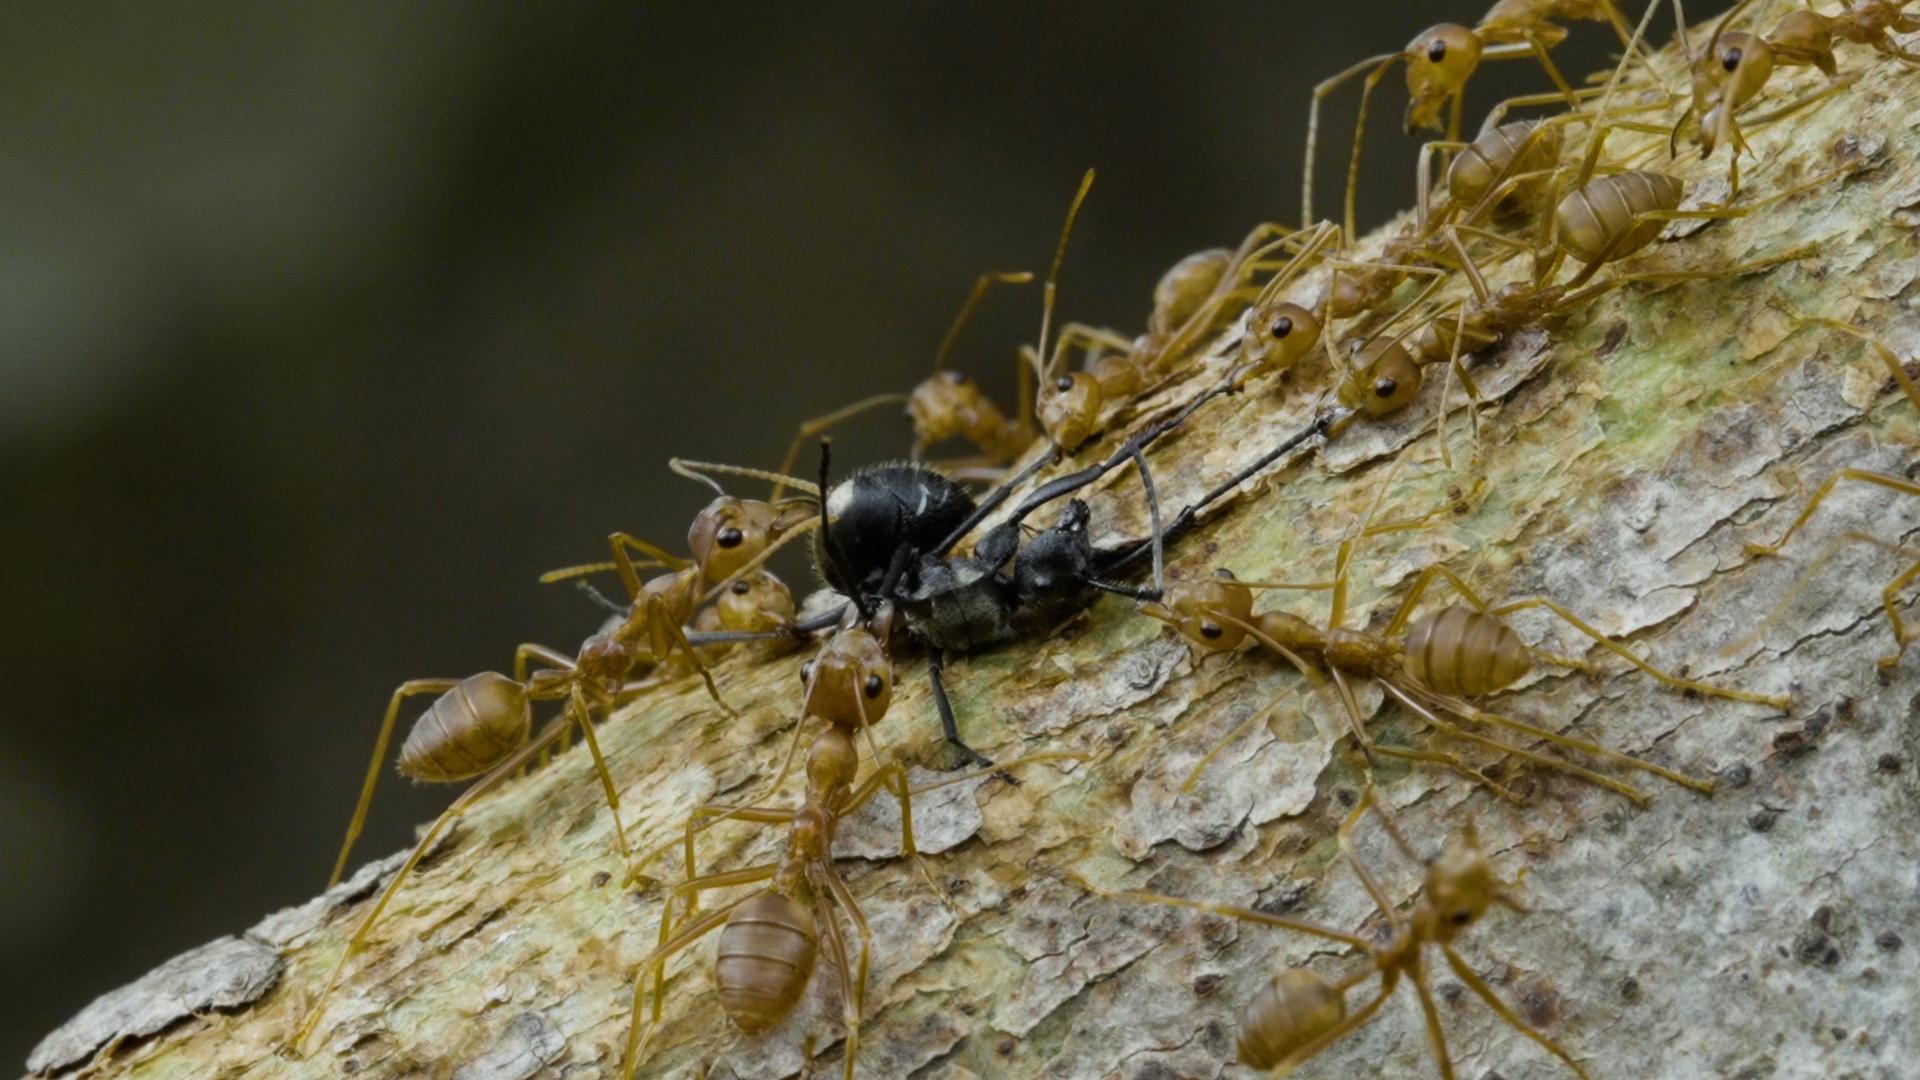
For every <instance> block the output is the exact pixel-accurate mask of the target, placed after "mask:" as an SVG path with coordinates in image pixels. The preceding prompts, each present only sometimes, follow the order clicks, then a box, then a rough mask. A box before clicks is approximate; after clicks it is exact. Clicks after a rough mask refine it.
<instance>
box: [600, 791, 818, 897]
mask: <svg viewBox="0 0 1920 1080" xmlns="http://www.w3.org/2000/svg"><path fill="white" fill-rule="evenodd" d="M793 816H794V812H793V811H791V810H782V809H777V808H774V807H766V806H751V805H746V804H741V805H723V804H720V803H703V804H702V805H700V806H696V807H694V808H693V809H692V810H691V811H690V812H689V813H688V814H687V818H686V821H685V826H686V836H685V839H684V843H685V844H686V856H685V862H686V865H685V866H684V867H683V868H682V869H683V872H685V873H686V874H687V875H688V876H689V877H691V876H693V875H694V873H695V870H696V863H695V859H696V855H695V852H694V846H693V838H694V837H695V836H697V835H699V834H701V833H704V832H706V831H707V830H708V829H711V828H713V827H714V826H715V825H718V824H719V823H720V822H722V821H751V822H754V823H756V824H763V825H784V824H786V823H787V822H790V821H792V820H793ZM681 843H682V840H679V839H675V840H666V841H663V842H661V843H660V844H657V845H655V846H654V847H653V848H652V849H651V850H649V851H648V852H647V853H646V854H645V855H642V856H641V857H640V859H639V860H638V861H637V862H635V863H634V864H633V868H632V869H630V870H628V871H627V876H626V879H625V880H624V881H622V882H621V886H622V887H625V886H628V885H632V884H633V883H634V882H636V881H639V880H640V879H641V878H642V877H644V876H645V875H644V874H643V873H642V871H643V870H645V869H646V867H647V864H649V863H651V862H653V860H655V859H658V858H659V857H661V856H662V855H665V854H666V853H667V852H669V851H672V850H673V849H674V847H675V846H676V845H679V844H681Z"/></svg>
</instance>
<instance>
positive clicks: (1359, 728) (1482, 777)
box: [1331, 668, 1525, 804]
mask: <svg viewBox="0 0 1920 1080" xmlns="http://www.w3.org/2000/svg"><path fill="white" fill-rule="evenodd" d="M1331 670H1332V672H1333V684H1334V686H1335V687H1336V688H1337V689H1338V690H1339V691H1340V701H1341V704H1342V705H1344V706H1345V707H1346V713H1347V720H1348V722H1349V723H1350V724H1351V725H1352V726H1353V734H1354V738H1355V740H1356V741H1358V742H1359V744H1360V750H1361V752H1362V753H1363V754H1365V755H1366V757H1367V761H1368V762H1369V763H1371V762H1372V761H1373V756H1374V755H1375V754H1383V755H1385V756H1387V757H1392V758H1400V759H1402V760H1404V761H1420V762H1425V763H1426V764H1429V765H1438V766H1440V767H1441V768H1444V769H1450V770H1452V771H1453V772H1456V773H1459V774H1460V775H1461V776H1464V777H1466V778H1467V779H1469V780H1471V781H1473V782H1474V783H1476V784H1479V785H1480V786H1482V787H1484V788H1486V789H1487V790H1488V791H1491V792H1493V793H1494V794H1495V795H1498V796H1500V797H1501V798H1503V799H1505V800H1507V801H1508V802H1511V803H1516V804H1517V803H1521V802H1524V801H1525V800H1523V799H1521V798H1520V796H1518V795H1516V794H1514V793H1513V791H1512V790H1511V789H1509V788H1508V787H1506V786H1505V785H1504V784H1501V783H1500V782H1499V781H1497V780H1495V779H1494V778H1493V777H1491V776H1488V775H1487V774H1486V773H1483V772H1481V771H1480V770H1479V769H1476V768H1474V767H1473V766H1471V765H1468V764H1467V763H1466V762H1464V761H1462V760H1460V757H1459V756H1458V755H1457V754H1450V753H1446V752H1444V751H1440V750H1413V749H1410V748H1407V747H1403V746H1387V745H1384V744H1381V743H1377V742H1375V741H1373V737H1372V736H1371V735H1368V734H1367V730H1366V725H1365V723H1364V722H1362V720H1361V718H1360V703H1359V701H1358V700H1357V699H1356V698H1355V697H1354V696H1353V688H1352V687H1351V686H1348V685H1347V680H1346V676H1344V675H1342V674H1341V672H1340V669H1338V668H1333V669H1331ZM1383 685H1386V684H1384V683H1383ZM1438 729H1439V730H1448V729H1450V732H1449V733H1456V732H1459V729H1458V728H1454V727H1453V726H1452V725H1451V724H1446V723H1444V722H1441V723H1440V724H1439V726H1438ZM1460 734H1463V735H1464V734H1465V733H1460ZM1369 782H1371V777H1369Z"/></svg>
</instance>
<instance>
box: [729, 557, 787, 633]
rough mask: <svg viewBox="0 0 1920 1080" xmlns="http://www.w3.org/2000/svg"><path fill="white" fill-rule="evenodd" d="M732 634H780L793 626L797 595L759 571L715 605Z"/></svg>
mask: <svg viewBox="0 0 1920 1080" xmlns="http://www.w3.org/2000/svg"><path fill="white" fill-rule="evenodd" d="M714 610H717V611H718V612H719V613H720V625H721V626H723V627H724V628H726V629H728V630H747V631H756V632H757V631H767V630H780V629H784V628H785V627H787V626H790V625H792V624H793V611H794V608H793V592H792V591H791V590H789V589H788V588H787V584H786V582H784V581H781V580H780V579H779V578H777V577H775V576H774V575H773V574H771V573H769V572H768V571H765V570H756V571H754V572H753V573H751V574H748V575H747V576H746V577H743V578H741V579H740V580H739V581H736V582H734V583H733V584H732V585H729V586H727V591H726V592H723V593H721V594H720V600H719V602H718V603H716V604H715V605H714Z"/></svg>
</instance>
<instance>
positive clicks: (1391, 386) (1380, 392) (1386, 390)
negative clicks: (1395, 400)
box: [1373, 379, 1400, 398]
mask: <svg viewBox="0 0 1920 1080" xmlns="http://www.w3.org/2000/svg"><path fill="white" fill-rule="evenodd" d="M1399 389H1400V383H1399V382H1398V381H1396V380H1393V379H1381V380H1380V381H1379V382H1377V383H1374V384H1373V396H1375V397H1382V398H1390V397H1392V396H1393V395H1394V392H1395V391H1397V390H1399Z"/></svg>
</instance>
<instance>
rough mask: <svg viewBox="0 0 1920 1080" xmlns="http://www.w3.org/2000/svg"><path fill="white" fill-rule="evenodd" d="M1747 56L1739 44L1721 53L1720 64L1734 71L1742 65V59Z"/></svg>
mask: <svg viewBox="0 0 1920 1080" xmlns="http://www.w3.org/2000/svg"><path fill="white" fill-rule="evenodd" d="M1745 58H1746V54H1744V53H1742V52H1741V51H1740V49H1739V47H1738V46H1735V47H1733V48H1730V49H1727V50H1726V51H1724V52H1722V53H1721V54H1720V66H1721V67H1723V68H1726V69H1727V70H1728V71H1733V70H1734V69H1736V68H1738V67H1739V66H1740V61H1741V60H1744V59H1745Z"/></svg>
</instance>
